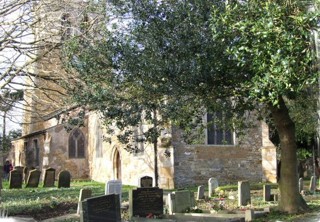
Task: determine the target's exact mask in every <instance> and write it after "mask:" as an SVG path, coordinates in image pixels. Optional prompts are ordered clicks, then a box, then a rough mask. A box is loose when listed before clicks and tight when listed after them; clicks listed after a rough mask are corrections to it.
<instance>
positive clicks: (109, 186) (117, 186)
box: [104, 180, 122, 203]
mask: <svg viewBox="0 0 320 222" xmlns="http://www.w3.org/2000/svg"><path fill="white" fill-rule="evenodd" d="M121 191H122V182H121V180H110V181H108V182H107V183H106V186H105V193H104V194H119V198H120V203H121V195H122V192H121Z"/></svg>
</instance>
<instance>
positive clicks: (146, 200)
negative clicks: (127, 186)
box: [129, 187, 163, 218]
mask: <svg viewBox="0 0 320 222" xmlns="http://www.w3.org/2000/svg"><path fill="white" fill-rule="evenodd" d="M150 214H152V215H155V216H159V215H161V214H163V190H162V189H159V188H157V187H152V188H137V189H135V190H131V191H130V192H129V217H130V218H132V217H135V216H137V217H146V216H148V215H150Z"/></svg>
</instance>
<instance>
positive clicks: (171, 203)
mask: <svg viewBox="0 0 320 222" xmlns="http://www.w3.org/2000/svg"><path fill="white" fill-rule="evenodd" d="M194 205H195V200H194V194H193V192H190V191H189V190H181V191H175V192H172V193H169V194H168V211H169V214H173V213H185V212H186V210H187V209H190V208H192V207H194Z"/></svg>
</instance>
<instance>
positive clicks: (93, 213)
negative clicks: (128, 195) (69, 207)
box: [80, 194, 121, 222]
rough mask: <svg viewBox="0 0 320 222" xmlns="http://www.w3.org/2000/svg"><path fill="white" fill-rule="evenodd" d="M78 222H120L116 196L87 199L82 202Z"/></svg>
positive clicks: (118, 203)
mask: <svg viewBox="0 0 320 222" xmlns="http://www.w3.org/2000/svg"><path fill="white" fill-rule="evenodd" d="M80 221H83V222H121V212H120V202H119V195H118V194H109V195H103V196H98V197H91V198H87V199H85V200H84V201H82V211H81V212H80Z"/></svg>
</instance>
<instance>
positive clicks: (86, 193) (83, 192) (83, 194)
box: [77, 189, 92, 214]
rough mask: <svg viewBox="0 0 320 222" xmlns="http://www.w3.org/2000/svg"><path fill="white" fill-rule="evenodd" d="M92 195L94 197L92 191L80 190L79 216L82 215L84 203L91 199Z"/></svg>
mask: <svg viewBox="0 0 320 222" xmlns="http://www.w3.org/2000/svg"><path fill="white" fill-rule="evenodd" d="M91 195H92V191H91V190H90V189H81V190H80V195H79V201H78V209H77V214H80V212H81V211H82V201H84V200H85V199H87V198H90V197H91Z"/></svg>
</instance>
